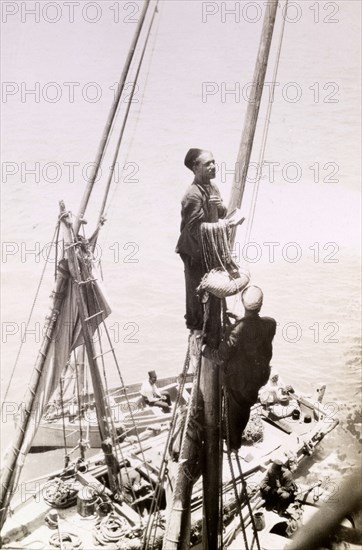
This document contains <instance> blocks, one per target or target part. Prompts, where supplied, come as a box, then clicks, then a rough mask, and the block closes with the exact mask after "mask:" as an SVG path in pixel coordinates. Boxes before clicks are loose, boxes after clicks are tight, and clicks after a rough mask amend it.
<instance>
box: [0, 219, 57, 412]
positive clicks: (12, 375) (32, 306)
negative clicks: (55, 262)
mask: <svg viewBox="0 0 362 550" xmlns="http://www.w3.org/2000/svg"><path fill="white" fill-rule="evenodd" d="M59 225H60V222H59V221H58V222H57V224H56V226H55V230H54V234H53V237H52V240H51V243H52V244H53V243H54V241H55V237H56V235H57V234H58V233H59V230H58V227H59ZM51 249H52V247H51V246H49V247H48V253H47V257H46V259H45V263H44V267H43V270H42V272H41V275H40V280H39V283H38V286H37V289H36V292H35V297H34V300H33V303H32V305H31V308H30V313H29V317H28V320H27V322H26V326H25V333H24V334H27V331H28V327H29V324H30V321H31V318H32V316H33V313H34V308H35V305H36V302H37V300H38V296H39V292H40V287H41V285H42V282H43V279H44V276H45V270H46V268H47V264H48V261H49V256H50V252H51ZM25 340H26V339H25V337H24V338H22V339H21V343H20V346H19V350H18V353H17V355H16V358H15V363H14V366H13V368H12V371H11V375H10V380H9V382H8V385H7V387H6V390H5V395H4V398H3V402H5V401H6V399H7V397H8V393H9V389H10V386H11V384H12V381H13V377H14V374H15V371H16V369H17V366H18V362H19V358H20V354H21V350H22V348H23V344H24V342H25Z"/></svg>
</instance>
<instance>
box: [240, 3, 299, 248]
mask: <svg viewBox="0 0 362 550" xmlns="http://www.w3.org/2000/svg"><path fill="white" fill-rule="evenodd" d="M288 2H289V0H285V11H284V13H286V11H287V8H288ZM285 20H286V17H285V16H284V17H283V22H282V27H281V32H280V38H279V44H278V50H277V55H276V61H275V65H274V71H273V78H272V89H271V93H270V96H269V103H268V109H267V113H266V117H265V123H264V129H263V135H262V145H261V150H260V154H259V159H258V164H257V175H256V180H255V183H254V187H253V194H252V199H251V206H250V212H249V217H248V222H247V229H246V235H245V241H244V245H246V244H247V243H249V241H250V235H251V230H252V226H253V222H254V217H255V209H256V202H257V198H258V193H259V186H260V180H261V174H262V164H263V162H264V156H265V149H266V143H267V139H268V132H269V126H270V118H271V112H272V107H273V103H274V95H275V84H276V79H277V74H278V68H279V61H280V55H281V50H282V44H283V37H284V29H285Z"/></svg>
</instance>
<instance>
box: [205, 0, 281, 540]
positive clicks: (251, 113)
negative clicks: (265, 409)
mask: <svg viewBox="0 0 362 550" xmlns="http://www.w3.org/2000/svg"><path fill="white" fill-rule="evenodd" d="M277 7H278V0H272V1H271V2H268V4H267V6H266V12H265V16H264V21H263V28H262V34H261V39H260V45H259V51H258V56H257V60H256V66H255V70H254V77H253V87H252V90H253V91H252V97H251V98H250V101H249V104H248V108H247V112H246V117H245V122H244V128H243V133H242V138H241V144H240V148H239V153H238V157H237V163H236V169H235V176H234V183H233V187H232V192H231V197H230V202H229V206H228V211H229V212H232V211H233V210H234V209H235V208H240V206H241V201H242V198H243V194H244V189H245V182H246V176H247V172H248V167H249V161H250V155H251V151H252V147H253V141H254V136H255V129H256V123H257V118H258V113H259V108H260V102H261V97H262V93H263V86H264V81H265V74H266V69H267V64H268V58H269V52H270V46H271V41H272V36H273V30H274V23H275V17H276V12H277ZM235 234H236V232H235V230H234V231H233V235H232V243H231V244H232V245H233V244H234V240H235ZM211 300H212V302H213V301H215V300H217V299H216V298H214V297H211ZM210 305H211V308H210V315H211V316H212V324H213V326H212V327H211V330H212V332H213V333H214V334H212V335H211V337H212V338H213V340H214V341H216V342H217V334H218V332H219V325H220V316H219V317H216V316H215V318H214V317H213V315H212V311H213V309H214V308H213V305H212V303H211V304H210ZM200 390H201V394H202V397H203V405H204V407H203V409H204V446H205V452H204V463H203V465H204V468H203V491H204V493H203V494H204V520H203V538H202V545H203V550H213V549H215V548H217V547H218V534H219V532H220V526H219V522H220V519H221V518H220V516H221V515H222V510H219V502H220V499H219V483H220V479H221V472H222V458H221V460H220V457H221V456H222V454H221V453H220V441H221V437H220V435H221V434H220V430H221V402H220V401H221V400H220V395H221V388H220V369H219V367H218V366H217V365H216V364H215V363H213V362H212V361H210V360H209V359H206V358H205V357H203V358H202V363H201V374H200Z"/></svg>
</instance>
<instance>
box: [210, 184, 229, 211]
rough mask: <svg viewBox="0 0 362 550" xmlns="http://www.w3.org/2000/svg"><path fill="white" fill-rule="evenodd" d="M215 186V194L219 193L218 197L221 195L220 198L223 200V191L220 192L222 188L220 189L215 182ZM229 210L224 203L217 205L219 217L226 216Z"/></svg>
mask: <svg viewBox="0 0 362 550" xmlns="http://www.w3.org/2000/svg"><path fill="white" fill-rule="evenodd" d="M213 188H214V189H213V192H214V194H215V195H217V196H218V197H220V199H221V200H222V196H221V193H220V190H219V188H218V186H217V185H215V184H214V185H213ZM227 211H228V209H227V208H226V206H224V205H223V204H222V205H221V206H218V207H217V214H218V216H219V218H225V216H226V214H227Z"/></svg>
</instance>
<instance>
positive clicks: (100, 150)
mask: <svg viewBox="0 0 362 550" xmlns="http://www.w3.org/2000/svg"><path fill="white" fill-rule="evenodd" d="M150 1H151V0H145V2H144V5H143V9H142V13H141V15H140V18H139V21H138V24H137V28H136V31H135V34H134V36H133V40H132V44H131V47H130V49H129V52H128V55H127V59H126V62H125V65H124V67H123V71H122V74H121V77H120V79H119V83H118V86H117V93H116V94H115V98H114V101H113V104H112V107H111V110H110V112H109V115H108V118H107V122H106V125H105V127H104V130H103V135H102V138H101V141H100V143H99V146H98V151H97V155H96V159H95V161H94V168H93V170H92V173H91V176H90V178H89V182H88V185H87V187H86V189H85V192H84V194H83V197H82V201H81V204H80V207H79V211H78V215H77V217H76V219H75V222H74V235H77V234H78V231H79V228H80V225H81V223H82V219H83V216H84V213H85V211H86V208H87V205H88V201H89V197H90V195H91V192H92V189H93V185H94V183H95V181H96V179H97V174H98V170H99V167H100V165H101V162H102V159H103V155H104V152H105V148H106V144H107V141H108V137H109V132H110V130H111V127H112V124H113V121H114V118H115V116H116V113H117V109H118V104H119V101H120V99H121V96H122V93H123V90H124V85H125V83H126V78H127V75H128V72H129V69H130V66H131V63H132V59H133V56H134V53H135V50H136V47H137V42H138V39H139V36H140V34H141V31H142V27H143V23H144V21H145V18H146V14H147V9H148V6H149V4H150Z"/></svg>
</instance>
